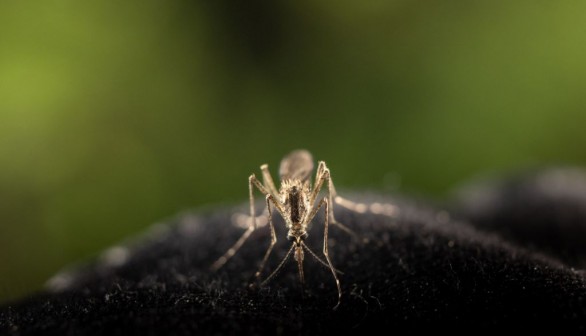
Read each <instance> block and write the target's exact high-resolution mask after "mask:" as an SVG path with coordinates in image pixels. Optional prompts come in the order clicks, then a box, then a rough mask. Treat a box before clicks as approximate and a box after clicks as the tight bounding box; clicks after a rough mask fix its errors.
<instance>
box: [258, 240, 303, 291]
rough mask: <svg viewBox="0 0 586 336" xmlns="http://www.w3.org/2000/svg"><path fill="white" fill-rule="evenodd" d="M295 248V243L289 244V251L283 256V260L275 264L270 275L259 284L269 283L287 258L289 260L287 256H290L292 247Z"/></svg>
mask: <svg viewBox="0 0 586 336" xmlns="http://www.w3.org/2000/svg"><path fill="white" fill-rule="evenodd" d="M294 248H295V244H291V248H290V249H289V252H287V254H286V255H285V258H283V260H281V263H280V264H279V266H277V268H276V269H275V270H274V271H273V273H271V275H269V276H268V277H267V278H266V279H265V280H264V281H263V282H262V283H261V284H260V286H261V287H262V286H264V285H266V284H267V283H269V282H270V281H271V280H273V278H275V277H276V276H277V275H278V274H279V273H280V272H281V269H283V266H284V265H285V263H286V262H287V260H289V257H291V252H293V249H294Z"/></svg>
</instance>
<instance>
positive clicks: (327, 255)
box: [320, 198, 342, 310]
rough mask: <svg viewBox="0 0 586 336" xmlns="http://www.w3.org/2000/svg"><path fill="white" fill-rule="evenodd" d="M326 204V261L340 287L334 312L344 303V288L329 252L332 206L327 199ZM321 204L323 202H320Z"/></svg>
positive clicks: (324, 200)
mask: <svg viewBox="0 0 586 336" xmlns="http://www.w3.org/2000/svg"><path fill="white" fill-rule="evenodd" d="M322 202H325V204H326V216H325V217H326V218H325V221H324V256H325V257H326V261H327V262H328V265H329V266H330V270H331V271H332V275H333V276H334V279H335V280H336V287H338V303H337V304H336V305H335V306H334V310H336V309H337V308H338V307H339V306H340V302H341V301H342V288H341V287H340V280H338V275H337V274H336V269H335V268H334V266H333V265H332V261H331V260H330V255H329V252H328V229H329V217H330V216H329V212H330V205H329V202H328V200H327V199H326V198H324V199H323V200H322ZM320 203H321V202H320Z"/></svg>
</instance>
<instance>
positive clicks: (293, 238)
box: [287, 235, 295, 242]
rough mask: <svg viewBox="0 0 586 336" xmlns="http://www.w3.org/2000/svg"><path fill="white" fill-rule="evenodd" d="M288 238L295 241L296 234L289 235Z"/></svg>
mask: <svg viewBox="0 0 586 336" xmlns="http://www.w3.org/2000/svg"><path fill="white" fill-rule="evenodd" d="M287 240H289V241H290V242H292V241H295V236H292V235H287Z"/></svg>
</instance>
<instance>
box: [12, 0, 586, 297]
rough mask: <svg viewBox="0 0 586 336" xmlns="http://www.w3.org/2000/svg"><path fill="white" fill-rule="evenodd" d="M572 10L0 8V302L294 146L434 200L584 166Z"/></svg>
mask: <svg viewBox="0 0 586 336" xmlns="http://www.w3.org/2000/svg"><path fill="white" fill-rule="evenodd" d="M585 22H586V2H584V1H539V0H525V1H494V0H492V1H465V0H458V1H406V0H405V1H401V0H395V1H390V0H387V1H382V0H378V1H377V0H370V1H369V0H367V1H342V0H336V1H331V0H311V1H309V0H301V1H299V0H297V1H261V0H250V1H229V0H214V1H160V0H159V1H152V0H147V1H144V0H143V1H99V2H98V1H95V2H94V1H52V2H40V3H39V2H29V1H2V2H0V301H6V300H11V299H15V298H17V297H20V296H22V295H24V294H26V293H29V292H31V291H33V290H35V289H38V288H40V286H42V284H43V282H44V281H45V280H46V279H47V278H48V277H50V276H51V275H52V274H54V273H55V272H56V271H57V270H59V269H60V268H61V267H63V266H64V265H66V264H68V263H70V262H72V261H78V260H83V259H84V258H88V257H91V256H93V255H95V254H96V253H97V252H98V251H99V250H101V249H102V248H104V247H106V246H108V245H111V244H114V243H115V242H117V241H119V240H121V239H124V238H125V237H129V236H131V235H132V234H134V233H136V232H139V231H141V230H142V229H143V228H145V227H146V226H148V225H150V224H151V223H153V222H156V221H158V220H160V219H162V218H166V217H168V216H171V215H173V214H174V213H176V212H178V211H181V210H184V209H187V208H191V207H197V206H200V205H204V204H226V203H229V204H234V203H237V202H240V201H243V200H245V199H246V197H247V177H248V175H249V174H250V173H251V172H253V171H256V170H257V169H258V166H259V165H260V164H262V163H265V162H268V163H269V164H270V165H271V166H272V167H273V169H275V168H276V166H277V165H278V163H279V160H280V159H281V157H282V156H283V155H284V154H285V153H287V152H288V151H290V150H291V149H294V148H300V147H301V148H307V149H310V150H311V151H312V152H313V153H314V155H315V157H316V159H323V160H325V161H326V162H328V164H329V166H330V167H331V169H332V172H333V175H334V177H335V179H336V182H337V185H338V186H339V187H345V188H374V189H378V190H394V191H399V192H406V193H418V194H425V195H430V196H434V197H441V196H442V194H444V193H445V192H446V191H447V190H449V188H450V187H452V186H453V185H455V184H457V183H458V182H460V181H463V180H465V179H467V178H470V177H471V176H474V175H476V174H479V173H482V172H487V171H488V172H490V171H492V172H495V171H496V172H498V171H508V170H514V169H520V168H523V167H530V166H539V165H544V164H575V165H583V164H584V163H586V151H584V149H583V146H582V144H583V143H584V141H585V140H586V132H585V131H584V130H583V128H584V125H585V122H586V113H585V108H586V24H585Z"/></svg>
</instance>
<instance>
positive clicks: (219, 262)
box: [211, 174, 269, 271]
mask: <svg viewBox="0 0 586 336" xmlns="http://www.w3.org/2000/svg"><path fill="white" fill-rule="evenodd" d="M255 186H256V187H257V188H258V190H259V191H260V192H261V193H263V194H265V195H268V194H269V192H268V191H267V189H266V188H265V187H264V186H263V185H262V184H261V183H260V182H259V181H258V179H257V178H256V176H255V175H254V174H252V175H250V177H249V178H248V197H249V199H250V222H249V223H250V224H249V226H248V229H246V231H244V233H243V234H242V236H241V237H240V239H238V240H237V241H236V243H234V245H232V247H230V249H228V251H226V253H224V255H223V256H221V257H220V258H218V260H216V261H215V262H214V263H213V264H212V266H211V270H212V271H217V270H219V269H220V268H221V267H222V266H224V264H225V263H226V262H227V261H228V260H230V258H232V257H233V256H234V255H235V254H236V252H238V250H239V249H240V248H241V247H242V245H243V244H244V242H246V240H247V239H248V237H250V235H251V234H252V232H253V231H254V230H256V215H255V211H254V187H255Z"/></svg>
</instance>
